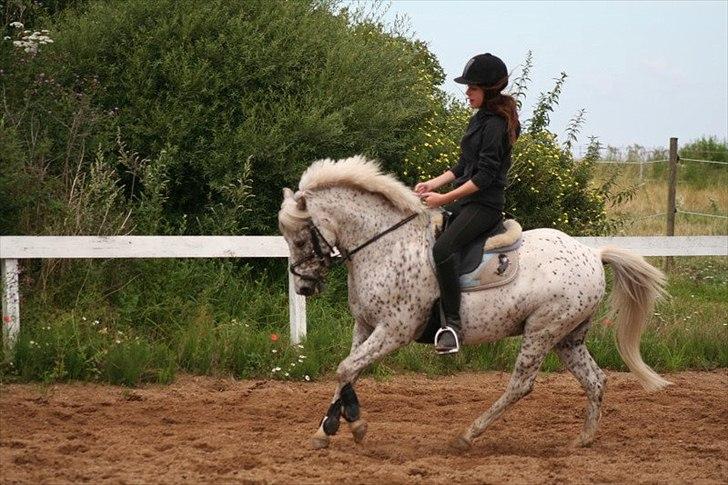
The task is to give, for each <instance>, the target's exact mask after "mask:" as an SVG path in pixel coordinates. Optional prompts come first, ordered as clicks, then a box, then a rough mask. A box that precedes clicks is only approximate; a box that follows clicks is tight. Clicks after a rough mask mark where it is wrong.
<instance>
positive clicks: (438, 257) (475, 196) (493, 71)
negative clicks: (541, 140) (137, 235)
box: [415, 53, 521, 354]
mask: <svg viewBox="0 0 728 485" xmlns="http://www.w3.org/2000/svg"><path fill="white" fill-rule="evenodd" d="M455 82H456V83H459V84H467V86H468V88H467V90H466V91H465V95H466V96H467V98H468V102H469V103H470V106H471V107H472V108H476V109H478V111H477V112H476V113H475V114H474V115H473V116H472V118H470V121H469V123H468V127H467V129H466V130H465V134H464V136H463V138H462V140H461V142H460V148H461V154H460V159H459V161H458V163H457V164H456V165H455V166H454V167H453V168H451V169H450V170H447V171H446V172H445V173H443V174H442V175H439V176H438V177H435V178H434V179H432V180H428V181H426V182H420V183H418V184H417V185H416V186H415V192H417V193H418V194H419V195H420V197H421V198H422V199H423V200H424V201H425V202H426V203H427V206H428V207H430V208H436V207H440V206H442V205H445V204H448V205H447V206H446V207H445V208H446V209H447V210H448V211H450V212H451V213H452V215H451V222H450V224H449V225H448V227H447V229H445V231H444V232H443V233H442V234H441V235H440V237H439V238H438V239H437V241H436V242H435V245H434V247H433V249H432V252H433V257H434V260H435V266H436V271H437V279H438V283H439V286H440V302H441V305H442V310H443V313H444V316H445V322H442V326H443V329H442V330H441V331H440V332H439V338H438V339H437V341H436V342H435V350H437V352H438V353H441V354H445V353H453V352H457V351H458V350H460V342H461V340H462V328H461V323H460V284H459V278H458V263H459V261H458V252H459V251H460V250H461V249H463V248H464V247H465V246H466V245H467V244H468V243H470V242H472V241H473V240H475V239H476V238H477V237H478V236H479V235H481V234H483V233H485V232H488V231H490V230H492V229H494V228H495V226H496V225H497V224H498V223H499V222H500V221H501V219H502V218H503V207H504V204H505V199H504V194H503V192H504V190H505V187H506V174H507V173H508V169H509V168H510V166H511V149H512V147H513V144H514V142H515V141H516V139H517V138H518V135H519V134H520V131H521V125H520V123H519V121H518V112H517V107H516V101H515V99H513V97H512V96H510V95H507V94H502V93H501V91H502V90H503V89H505V87H506V86H507V85H508V70H507V69H506V65H505V64H504V63H503V61H502V60H500V59H499V58H498V57H496V56H494V55H492V54H490V53H487V54H480V55H477V56H475V57H473V58H472V59H470V60H469V61H468V63H467V64H466V65H465V69H464V70H463V75H462V76H460V77H458V78H455ZM453 181H454V182H455V186H456V188H455V189H454V190H452V191H450V192H447V193H445V194H440V193H437V192H435V190H437V189H438V188H440V187H442V186H443V185H445V184H448V183H450V182H453Z"/></svg>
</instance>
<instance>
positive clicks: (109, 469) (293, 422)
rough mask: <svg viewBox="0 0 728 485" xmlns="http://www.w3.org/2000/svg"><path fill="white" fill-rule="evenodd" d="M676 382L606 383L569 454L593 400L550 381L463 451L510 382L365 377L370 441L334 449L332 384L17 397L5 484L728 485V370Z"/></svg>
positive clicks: (207, 385) (8, 429)
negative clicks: (589, 433) (596, 421)
mask: <svg viewBox="0 0 728 485" xmlns="http://www.w3.org/2000/svg"><path fill="white" fill-rule="evenodd" d="M668 377H669V379H671V380H672V381H673V382H675V384H676V385H675V386H672V387H670V388H668V389H667V390H665V391H662V392H659V393H656V394H647V393H646V392H644V391H642V389H641V388H640V387H639V386H638V384H637V383H636V381H635V380H634V379H633V378H632V377H631V376H629V375H628V374H621V373H610V374H609V381H608V387H607V394H606V400H605V405H604V410H603V413H602V420H601V427H600V431H599V433H598V436H597V441H596V443H595V444H594V445H593V446H591V447H590V448H579V449H572V448H571V447H570V446H569V442H570V441H571V439H573V438H574V437H575V436H576V435H577V433H578V431H579V429H580V427H581V425H582V419H583V415H584V405H585V397H584V395H583V393H582V391H581V389H580V388H579V387H578V385H577V384H576V381H575V380H574V379H573V378H572V377H571V376H570V375H568V374H542V375H540V376H539V378H538V381H537V385H536V388H535V390H534V392H533V393H532V394H531V395H529V396H528V397H526V398H525V399H523V400H522V401H521V402H520V403H518V404H517V405H516V406H515V407H514V408H512V409H511V410H509V411H508V412H507V413H506V414H505V415H504V417H503V418H502V419H500V420H499V421H497V422H496V423H495V424H494V425H493V426H492V428H491V429H490V430H489V431H488V432H486V434H485V435H484V436H482V437H480V438H479V439H478V440H477V441H476V442H475V445H474V447H473V448H472V450H471V451H469V452H466V453H457V452H454V451H451V450H450V449H449V448H448V447H447V446H446V443H447V442H448V441H449V440H450V439H451V438H452V437H454V436H455V434H456V433H457V432H459V431H460V430H461V429H462V428H463V427H465V426H466V425H467V424H469V423H470V421H471V420H472V419H474V418H475V417H476V416H477V415H478V414H479V413H480V412H482V411H484V410H485V409H486V407H487V406H488V405H489V404H490V403H492V402H493V401H494V400H495V399H497V398H498V396H499V394H500V392H501V390H502V389H503V388H504V386H505V384H506V382H507V380H508V374H505V373H479V374H459V375H455V376H452V377H437V378H427V377H425V376H421V375H401V376H398V377H396V378H393V379H390V380H387V381H377V380H374V379H372V378H365V379H363V380H362V381H361V382H360V383H359V384H358V387H357V391H358V394H359V399H360V401H361V403H362V411H363V417H364V418H365V419H366V420H367V421H368V423H369V433H368V435H367V437H366V439H365V441H364V443H363V444H361V445H356V444H355V443H354V442H353V440H352V437H351V434H350V433H349V430H348V428H347V426H346V424H345V423H344V422H342V426H341V428H340V430H339V434H338V435H337V436H335V437H334V439H333V440H332V442H331V446H330V447H329V448H328V449H325V450H312V449H310V447H309V438H310V435H311V434H312V433H313V431H314V430H315V428H316V427H317V424H318V422H319V420H320V418H321V416H322V415H323V414H324V412H325V409H326V408H327V407H328V405H327V403H328V401H329V398H330V394H331V392H332V387H333V382H332V381H325V382H310V383H309V382H300V383H299V382H295V383H292V382H279V381H235V380H231V379H221V378H211V377H193V376H182V377H180V378H178V379H177V381H176V382H175V383H174V384H172V385H169V386H149V387H144V388H139V389H132V390H129V389H124V388H119V387H112V386H105V385H96V384H83V383H79V384H68V385H54V386H50V387H41V386H39V385H27V384H25V385H17V384H11V385H7V384H6V385H3V386H2V388H1V389H0V413H1V414H0V482H2V483H30V482H33V483H37V482H42V483H63V482H111V483H210V482H215V483H230V482H245V483H322V482H344V481H346V482H347V483H352V484H353V483H451V482H456V483H503V482H513V483H521V482H529V483H533V482H539V483H544V482H545V483H556V482H559V483H561V482H578V483H583V482H600V483H604V482H643V483H644V482H646V483H658V482H660V483H664V482H671V483H675V482H678V483H679V482H683V483H728V372H727V371H717V372H691V373H680V374H673V375H670V376H668ZM443 430H445V431H443Z"/></svg>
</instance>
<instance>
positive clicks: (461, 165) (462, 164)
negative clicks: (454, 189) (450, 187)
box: [450, 153, 465, 179]
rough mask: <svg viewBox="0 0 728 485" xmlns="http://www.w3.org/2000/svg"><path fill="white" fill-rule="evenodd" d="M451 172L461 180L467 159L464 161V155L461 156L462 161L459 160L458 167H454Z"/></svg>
mask: <svg viewBox="0 0 728 485" xmlns="http://www.w3.org/2000/svg"><path fill="white" fill-rule="evenodd" d="M450 171H451V172H452V173H453V174H455V178H456V179H459V178H460V177H462V176H463V174H464V173H465V159H464V157H463V155H462V153H461V154H460V159H459V160H458V163H457V164H456V165H454V166H453V167H452V168H451V169H450Z"/></svg>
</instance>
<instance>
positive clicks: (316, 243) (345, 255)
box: [289, 213, 418, 282]
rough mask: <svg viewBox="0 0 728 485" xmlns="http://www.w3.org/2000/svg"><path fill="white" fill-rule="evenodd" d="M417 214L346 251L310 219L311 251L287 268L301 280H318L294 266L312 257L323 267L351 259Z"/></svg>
mask: <svg viewBox="0 0 728 485" xmlns="http://www.w3.org/2000/svg"><path fill="white" fill-rule="evenodd" d="M417 215H418V214H417V213H414V214H411V215H409V216H407V217H405V218H404V219H402V220H401V221H399V222H398V223H396V224H395V225H393V226H391V227H389V228H387V229H385V230H384V231H382V232H380V233H379V234H376V235H374V236H372V237H371V238H369V239H367V240H366V241H364V242H363V243H361V244H360V245H359V246H357V247H355V248H354V249H352V250H351V251H347V250H346V249H342V248H337V247H336V246H334V245H333V244H331V243H330V242H329V241H327V240H326V238H325V237H324V235H323V234H322V233H321V230H319V228H318V227H316V224H314V223H313V221H310V222H309V223H308V231H309V234H310V235H311V244H312V246H313V253H312V254H309V255H308V256H305V257H303V258H301V259H299V260H298V261H296V262H295V263H293V264H292V265H291V267H290V268H289V271H290V272H291V273H293V274H294V275H296V276H298V277H299V278H301V279H303V280H306V281H313V282H318V281H319V280H320V279H321V278H316V277H313V276H309V275H305V274H302V273H299V272H298V271H296V268H297V267H298V266H300V265H302V264H303V263H305V262H306V261H310V260H311V259H313V258H316V259H318V260H319V262H320V263H321V264H322V265H324V267H326V268H328V267H329V266H331V264H332V262H334V263H340V262H342V261H351V258H352V257H353V256H354V255H355V254H356V253H358V252H359V251H361V250H362V249H364V248H365V247H367V246H369V245H370V244H371V243H373V242H374V241H376V240H378V239H379V238H381V237H383V236H385V235H387V234H389V233H390V232H392V231H395V230H397V229H399V228H400V227H402V226H404V225H405V224H407V223H408V222H409V221H411V220H412V219H414V218H415V217H417ZM321 241H323V243H324V244H326V252H324V250H323V249H322V248H321ZM336 249H338V252H336V251H335V250H336Z"/></svg>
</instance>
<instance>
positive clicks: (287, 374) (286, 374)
mask: <svg viewBox="0 0 728 485" xmlns="http://www.w3.org/2000/svg"><path fill="white" fill-rule="evenodd" d="M283 375H284V376H286V377H288V376H290V375H291V374H289V373H288V372H286V373H285V374H283Z"/></svg>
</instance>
